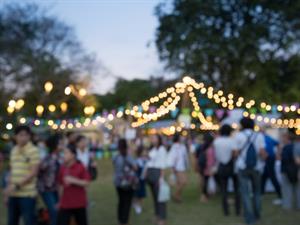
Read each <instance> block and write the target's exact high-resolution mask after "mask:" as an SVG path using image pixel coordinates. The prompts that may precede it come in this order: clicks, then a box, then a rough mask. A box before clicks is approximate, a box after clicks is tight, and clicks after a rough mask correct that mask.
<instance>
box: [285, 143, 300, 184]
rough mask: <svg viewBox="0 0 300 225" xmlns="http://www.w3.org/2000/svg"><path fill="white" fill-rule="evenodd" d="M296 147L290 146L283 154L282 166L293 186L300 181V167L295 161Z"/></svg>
mask: <svg viewBox="0 0 300 225" xmlns="http://www.w3.org/2000/svg"><path fill="white" fill-rule="evenodd" d="M293 150H294V145H293V144H291V145H288V146H286V147H285V148H284V150H283V152H282V164H283V165H282V166H284V167H285V174H286V176H287V178H288V180H289V181H290V182H291V183H292V184H296V183H297V181H298V169H299V168H298V166H297V164H296V162H295V159H294V152H293Z"/></svg>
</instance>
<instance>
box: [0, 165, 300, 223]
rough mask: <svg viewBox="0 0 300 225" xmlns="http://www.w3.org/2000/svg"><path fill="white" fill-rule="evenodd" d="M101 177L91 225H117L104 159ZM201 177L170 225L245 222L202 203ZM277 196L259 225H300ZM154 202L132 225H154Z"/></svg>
mask: <svg viewBox="0 0 300 225" xmlns="http://www.w3.org/2000/svg"><path fill="white" fill-rule="evenodd" d="M99 172H100V174H99V178H98V181H96V182H94V183H93V184H92V185H91V186H90V187H89V192H90V193H89V198H90V200H91V201H92V202H94V204H93V206H92V207H91V208H90V209H89V216H90V224H91V225H116V224H117V222H116V213H115V212H116V204H117V201H116V193H115V189H114V187H113V185H112V166H111V161H109V160H102V161H100V165H99ZM198 190H199V188H198V178H197V176H196V175H195V174H194V173H193V174H191V175H190V179H189V185H188V187H187V188H186V190H185V192H184V202H183V203H182V204H174V203H169V205H168V214H169V215H168V216H169V221H168V224H169V225H238V224H243V223H242V221H243V220H242V219H241V218H238V217H235V216H231V217H228V218H227V217H224V216H223V214H222V211H221V206H220V198H219V197H218V196H216V197H213V198H212V199H211V200H210V201H209V202H208V203H206V204H203V203H200V202H199V191H198ZM274 197H275V196H273V195H266V196H264V199H263V213H262V221H261V223H260V225H297V224H300V213H299V212H296V211H293V212H285V211H283V210H282V209H281V208H280V207H278V206H273V205H272V203H271V202H272V199H273V198H274ZM151 200H152V199H151V198H150V195H149V197H148V198H147V199H146V201H145V210H144V212H143V214H142V215H139V216H137V215H135V213H134V212H133V211H132V213H131V224H132V225H148V224H153V223H152V221H153V208H152V201H151ZM5 223H6V210H5V208H4V207H3V204H1V207H0V225H4V224H5Z"/></svg>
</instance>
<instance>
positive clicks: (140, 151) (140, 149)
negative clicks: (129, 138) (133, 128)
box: [136, 145, 147, 157]
mask: <svg viewBox="0 0 300 225" xmlns="http://www.w3.org/2000/svg"><path fill="white" fill-rule="evenodd" d="M146 155H147V151H146V148H145V147H144V146H143V145H139V146H138V147H137V150H136V156H137V157H144V156H146Z"/></svg>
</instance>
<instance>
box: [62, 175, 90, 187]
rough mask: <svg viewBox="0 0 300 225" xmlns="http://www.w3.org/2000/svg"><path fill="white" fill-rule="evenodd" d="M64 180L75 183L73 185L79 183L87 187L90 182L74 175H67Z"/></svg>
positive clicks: (67, 182)
mask: <svg viewBox="0 0 300 225" xmlns="http://www.w3.org/2000/svg"><path fill="white" fill-rule="evenodd" d="M64 181H65V183H66V184H68V185H70V184H73V185H77V186H81V187H87V186H88V185H89V183H90V182H89V181H88V180H86V179H80V178H76V177H73V176H66V177H65V178H64Z"/></svg>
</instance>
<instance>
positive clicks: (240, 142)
mask: <svg viewBox="0 0 300 225" xmlns="http://www.w3.org/2000/svg"><path fill="white" fill-rule="evenodd" d="M253 133H254V135H253V136H252V138H251V143H254V147H255V150H256V151H257V155H258V154H259V151H260V150H261V149H264V148H265V139H264V136H263V135H262V134H261V133H258V132H254V131H253V130H250V129H246V130H244V131H241V132H239V133H237V134H236V136H235V140H236V143H237V148H238V150H239V151H240V154H239V156H238V158H237V161H236V170H243V169H245V168H246V152H247V149H248V147H249V145H247V146H245V145H246V143H247V140H248V137H249V136H250V135H252V134H253ZM242 148H243V149H242ZM263 167H264V161H263V160H261V159H260V157H259V156H258V160H257V164H256V167H255V169H256V170H258V171H260V172H262V170H263Z"/></svg>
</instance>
